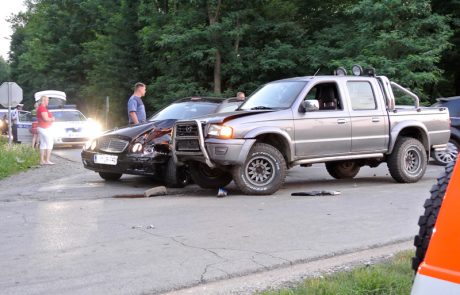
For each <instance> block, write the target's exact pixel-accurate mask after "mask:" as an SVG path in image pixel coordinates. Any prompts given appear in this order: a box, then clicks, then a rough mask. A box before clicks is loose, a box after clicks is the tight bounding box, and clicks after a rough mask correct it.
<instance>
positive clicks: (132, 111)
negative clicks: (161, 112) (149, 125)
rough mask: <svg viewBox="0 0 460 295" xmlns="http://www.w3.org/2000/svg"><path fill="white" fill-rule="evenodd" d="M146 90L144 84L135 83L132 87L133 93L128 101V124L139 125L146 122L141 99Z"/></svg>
mask: <svg viewBox="0 0 460 295" xmlns="http://www.w3.org/2000/svg"><path fill="white" fill-rule="evenodd" d="M146 90H147V89H146V87H145V84H144V83H141V82H137V83H136V84H135V85H134V93H133V95H131V97H130V98H129V100H128V119H129V124H140V123H145V122H146V121H147V115H146V114H145V106H144V102H143V101H142V99H141V98H142V97H143V96H144V95H145V91H146Z"/></svg>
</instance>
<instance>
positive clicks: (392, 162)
mask: <svg viewBox="0 0 460 295" xmlns="http://www.w3.org/2000/svg"><path fill="white" fill-rule="evenodd" d="M387 165H388V170H390V174H391V176H392V177H393V179H394V180H396V181H397V182H401V183H409V182H417V181H419V180H420V178H422V177H423V175H424V174H425V171H426V166H427V156H426V152H425V148H424V147H423V144H422V143H421V142H420V141H419V140H417V139H415V138H411V137H401V138H399V139H398V140H397V141H396V144H395V147H394V149H393V152H392V153H391V154H390V156H389V157H388V161H387Z"/></svg>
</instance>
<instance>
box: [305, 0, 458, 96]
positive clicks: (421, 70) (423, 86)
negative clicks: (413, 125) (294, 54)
mask: <svg viewBox="0 0 460 295" xmlns="http://www.w3.org/2000/svg"><path fill="white" fill-rule="evenodd" d="M345 13H346V16H347V18H345V19H343V20H341V21H340V22H336V23H335V24H333V25H331V26H329V27H327V28H324V29H323V30H320V31H319V32H317V33H316V34H315V35H314V38H313V40H312V42H311V43H310V46H309V47H308V48H309V49H308V51H307V52H308V55H309V60H310V63H311V65H312V66H314V67H321V66H323V67H324V70H325V71H328V72H332V70H333V69H334V68H336V67H338V66H346V67H348V68H350V67H351V65H352V64H354V63H358V64H362V65H364V66H372V67H374V68H376V69H377V73H381V74H384V75H387V76H389V77H390V78H392V79H393V80H396V81H397V82H398V83H400V84H402V85H404V86H406V87H410V88H411V89H412V90H413V91H415V92H416V93H418V94H419V95H421V96H422V101H424V102H425V103H427V102H428V99H427V98H426V95H427V94H429V93H430V89H432V87H433V86H434V85H436V84H437V83H439V81H440V80H441V78H442V70H441V69H440V68H439V67H438V63H439V61H440V59H441V56H442V53H443V52H444V51H445V50H446V49H447V48H449V42H448V40H449V38H450V36H451V34H452V31H451V29H450V28H449V26H448V25H447V19H446V17H444V16H440V15H438V14H434V13H432V11H431V6H430V1H428V0H404V1H403V0H379V1H373V0H362V1H360V2H359V3H357V4H355V5H353V6H352V7H351V8H350V9H348V10H347V11H346V12H345ZM376 20H379V21H376Z"/></svg>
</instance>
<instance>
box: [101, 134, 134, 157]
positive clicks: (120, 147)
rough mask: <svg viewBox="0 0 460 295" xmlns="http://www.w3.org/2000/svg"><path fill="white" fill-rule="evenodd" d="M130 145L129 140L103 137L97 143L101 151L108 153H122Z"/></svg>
mask: <svg viewBox="0 0 460 295" xmlns="http://www.w3.org/2000/svg"><path fill="white" fill-rule="evenodd" d="M128 144H129V141H127V140H122V139H118V138H110V137H105V138H104V137H103V138H101V139H99V140H98V142H97V145H98V147H99V149H100V150H101V151H104V152H108V153H122V152H123V151H124V150H125V149H126V147H127V146H128Z"/></svg>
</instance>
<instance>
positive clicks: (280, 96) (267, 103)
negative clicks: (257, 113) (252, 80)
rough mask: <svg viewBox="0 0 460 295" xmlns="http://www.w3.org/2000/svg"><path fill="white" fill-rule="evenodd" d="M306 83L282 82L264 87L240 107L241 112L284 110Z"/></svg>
mask: <svg viewBox="0 0 460 295" xmlns="http://www.w3.org/2000/svg"><path fill="white" fill-rule="evenodd" d="M306 84H307V82H303V81H289V82H288V81H282V82H274V83H270V84H266V85H264V86H263V87H262V88H260V89H258V90H257V91H256V92H254V93H253V94H252V95H251V96H250V97H249V98H248V100H247V101H246V102H245V103H244V104H243V105H242V106H241V107H240V109H241V110H271V109H285V108H288V107H290V106H291V104H292V103H293V102H294V100H295V99H296V97H297V96H298V95H299V93H300V91H302V89H303V88H304V87H305V85H306Z"/></svg>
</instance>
